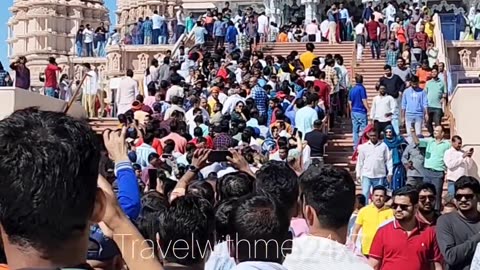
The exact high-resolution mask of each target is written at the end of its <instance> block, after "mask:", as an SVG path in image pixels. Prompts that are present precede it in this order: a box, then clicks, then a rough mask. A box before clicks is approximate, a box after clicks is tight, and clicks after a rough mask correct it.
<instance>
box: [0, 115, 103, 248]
mask: <svg viewBox="0 0 480 270" xmlns="http://www.w3.org/2000/svg"><path fill="white" fill-rule="evenodd" d="M0 160H1V162H0V205H1V208H0V224H1V225H2V228H3V230H4V232H5V234H6V235H8V241H9V242H11V243H12V244H15V245H21V246H24V247H25V246H31V247H33V248H35V249H37V250H40V251H41V252H45V253H46V254H45V255H46V256H47V254H48V252H49V251H54V250H58V249H59V247H62V246H63V245H64V244H65V243H66V241H70V240H72V238H73V237H76V236H77V235H78V234H79V232H82V233H83V231H84V230H86V229H88V227H89V220H90V218H91V216H92V214H93V210H94V204H95V197H96V192H97V178H98V169H99V160H100V145H99V141H98V139H97V136H96V135H95V133H94V132H93V131H92V129H91V128H90V126H89V124H88V123H87V122H86V121H84V120H78V119H74V118H72V117H70V116H67V115H65V114H64V113H59V112H50V111H41V110H39V109H38V108H26V109H22V110H18V111H16V112H14V113H12V114H11V115H10V116H9V117H7V118H5V119H3V120H2V121H0ZM59 202H61V203H59ZM73 239H74V238H73Z"/></svg>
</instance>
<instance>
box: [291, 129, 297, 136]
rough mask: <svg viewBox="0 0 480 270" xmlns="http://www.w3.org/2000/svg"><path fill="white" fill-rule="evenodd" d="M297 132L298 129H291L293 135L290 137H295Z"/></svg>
mask: <svg viewBox="0 0 480 270" xmlns="http://www.w3.org/2000/svg"><path fill="white" fill-rule="evenodd" d="M297 131H298V129H297V128H294V129H293V134H292V135H293V137H295V136H297Z"/></svg>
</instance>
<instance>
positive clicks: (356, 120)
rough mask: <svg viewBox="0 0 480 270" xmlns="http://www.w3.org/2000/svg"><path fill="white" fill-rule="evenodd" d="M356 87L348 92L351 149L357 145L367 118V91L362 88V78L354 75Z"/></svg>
mask: <svg viewBox="0 0 480 270" xmlns="http://www.w3.org/2000/svg"><path fill="white" fill-rule="evenodd" d="M355 82H356V85H355V86H354V87H353V88H352V89H351V90H350V93H349V96H348V100H349V101H350V108H351V111H352V128H353V130H352V132H353V148H354V149H355V147H356V146H357V144H358V138H359V136H360V133H362V132H363V131H364V130H365V128H366V127H367V122H368V117H367V112H368V101H367V90H366V89H365V87H364V86H363V76H362V75H360V74H356V75H355Z"/></svg>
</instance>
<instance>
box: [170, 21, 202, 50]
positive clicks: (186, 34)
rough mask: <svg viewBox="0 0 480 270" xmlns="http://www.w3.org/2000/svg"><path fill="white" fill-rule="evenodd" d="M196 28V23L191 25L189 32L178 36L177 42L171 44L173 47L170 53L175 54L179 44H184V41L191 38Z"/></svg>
mask: <svg viewBox="0 0 480 270" xmlns="http://www.w3.org/2000/svg"><path fill="white" fill-rule="evenodd" d="M201 19H202V16H199V17H198V21H200V20H201ZM196 28H197V24H195V26H193V28H192V30H190V32H189V33H183V34H182V35H181V36H180V38H178V40H177V42H175V44H174V45H173V49H172V55H175V53H176V52H177V50H178V49H179V48H180V46H181V44H182V43H184V44H185V41H187V40H189V39H191V38H192V36H193V35H194V34H193V33H194V30H195V29H196Z"/></svg>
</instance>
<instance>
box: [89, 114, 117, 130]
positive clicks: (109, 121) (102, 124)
mask: <svg viewBox="0 0 480 270" xmlns="http://www.w3.org/2000/svg"><path fill="white" fill-rule="evenodd" d="M88 123H89V124H90V126H91V127H92V129H93V131H94V132H95V133H97V134H101V133H103V131H104V130H106V129H111V130H116V129H118V124H119V122H118V119H117V118H111V117H108V118H97V117H95V118H93V117H92V118H89V119H88Z"/></svg>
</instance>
